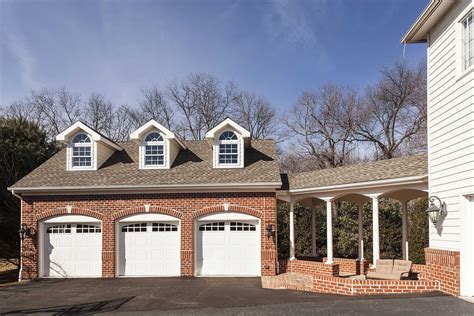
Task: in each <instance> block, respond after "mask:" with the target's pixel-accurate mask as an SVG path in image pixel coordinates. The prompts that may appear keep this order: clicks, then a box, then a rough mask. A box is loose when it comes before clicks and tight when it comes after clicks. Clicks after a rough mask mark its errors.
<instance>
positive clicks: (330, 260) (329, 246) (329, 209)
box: [326, 200, 334, 264]
mask: <svg viewBox="0 0 474 316" xmlns="http://www.w3.org/2000/svg"><path fill="white" fill-rule="evenodd" d="M326 230H327V237H326V239H327V257H328V258H327V261H326V263H327V264H332V263H333V261H334V257H333V249H332V201H331V200H329V201H326Z"/></svg>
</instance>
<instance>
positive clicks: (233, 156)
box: [218, 131, 240, 166]
mask: <svg viewBox="0 0 474 316" xmlns="http://www.w3.org/2000/svg"><path fill="white" fill-rule="evenodd" d="M239 148H240V146H239V138H238V137H237V134H235V133H234V132H232V131H225V132H223V133H222V134H221V135H220V136H219V156H218V163H219V165H220V166H232V165H238V164H239V158H240V157H239Z"/></svg>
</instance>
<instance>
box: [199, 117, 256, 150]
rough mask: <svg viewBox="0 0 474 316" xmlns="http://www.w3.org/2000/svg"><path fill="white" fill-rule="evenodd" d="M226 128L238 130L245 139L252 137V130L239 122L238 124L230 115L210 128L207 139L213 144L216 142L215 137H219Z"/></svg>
mask: <svg viewBox="0 0 474 316" xmlns="http://www.w3.org/2000/svg"><path fill="white" fill-rule="evenodd" d="M226 128H227V129H229V130H234V131H235V132H237V134H239V135H240V136H241V137H242V138H243V139H244V141H245V140H246V139H250V132H249V131H248V130H246V129H245V128H243V127H242V126H240V125H239V124H237V123H236V122H234V121H233V120H232V119H231V118H229V117H228V118H226V119H225V120H223V121H222V122H220V123H219V124H217V126H216V127H214V128H213V129H211V130H209V131H208V132H207V133H206V139H207V140H208V141H209V143H210V144H212V143H213V142H214V138H216V137H218V136H219V135H220V134H221V133H222V132H223V131H224V129H226Z"/></svg>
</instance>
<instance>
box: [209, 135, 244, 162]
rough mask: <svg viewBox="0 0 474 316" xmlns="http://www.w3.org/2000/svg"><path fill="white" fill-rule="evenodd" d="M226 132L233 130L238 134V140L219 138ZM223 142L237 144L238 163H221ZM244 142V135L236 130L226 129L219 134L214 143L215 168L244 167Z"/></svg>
mask: <svg viewBox="0 0 474 316" xmlns="http://www.w3.org/2000/svg"><path fill="white" fill-rule="evenodd" d="M225 132H232V133H234V134H235V135H236V136H237V140H219V137H220V135H222V133H225ZM221 144H237V163H236V164H229V163H219V150H220V145H221ZM243 152H244V142H243V139H242V136H241V135H240V134H239V133H238V132H237V131H235V130H232V129H225V130H223V131H221V132H219V134H218V135H217V137H216V138H215V143H214V168H222V169H226V168H243V167H244V157H243Z"/></svg>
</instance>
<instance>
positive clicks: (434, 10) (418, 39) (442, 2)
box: [400, 0, 457, 44]
mask: <svg viewBox="0 0 474 316" xmlns="http://www.w3.org/2000/svg"><path fill="white" fill-rule="evenodd" d="M456 1H457V0H431V1H430V3H429V4H428V5H427V6H426V8H425V9H424V10H423V12H421V14H420V16H418V18H417V19H416V21H415V23H413V25H412V26H411V27H410V29H409V30H408V31H407V32H406V33H405V35H404V36H403V37H402V39H401V40H400V42H401V43H402V44H409V43H426V37H427V34H428V32H429V31H430V29H431V27H432V25H433V24H435V23H436V22H437V21H438V20H439V19H440V18H441V17H442V16H443V15H444V14H445V13H446V12H447V11H448V10H449V9H450V8H451V6H452V5H454V4H455V3H456ZM429 20H432V21H430V22H431V26H430V25H428V23H427V22H428V21H429Z"/></svg>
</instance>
